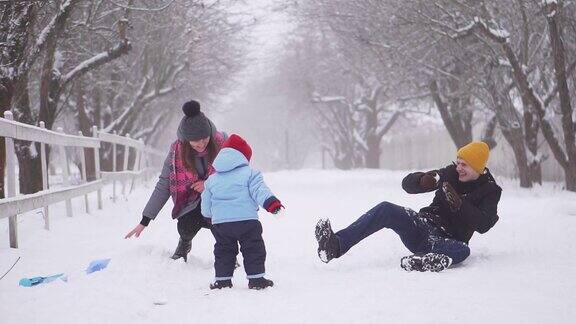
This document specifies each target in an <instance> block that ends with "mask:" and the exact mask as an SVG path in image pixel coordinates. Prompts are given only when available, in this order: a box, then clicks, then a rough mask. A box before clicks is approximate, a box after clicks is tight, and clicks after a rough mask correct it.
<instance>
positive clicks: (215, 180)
mask: <svg viewBox="0 0 576 324" xmlns="http://www.w3.org/2000/svg"><path fill="white" fill-rule="evenodd" d="M212 165H213V166H214V169H216V172H215V173H214V174H212V175H211V176H210V177H209V178H208V180H206V182H205V183H204V191H203V192H202V200H201V201H202V205H201V208H202V215H203V216H204V217H207V218H211V219H212V224H219V223H229V222H237V221H244V220H249V219H258V206H259V205H260V206H262V207H264V202H266V200H267V199H268V198H271V197H273V196H274V195H273V194H272V192H271V191H270V189H269V188H268V186H267V185H266V183H264V178H263V177H262V173H260V171H257V170H253V169H252V168H250V165H249V162H248V160H247V159H246V157H245V156H244V155H243V154H242V153H240V152H239V151H236V150H235V149H233V148H228V147H227V148H223V149H222V150H220V153H218V155H217V156H216V159H215V160H214V163H212Z"/></svg>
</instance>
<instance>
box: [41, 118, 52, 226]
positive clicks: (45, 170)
mask: <svg viewBox="0 0 576 324" xmlns="http://www.w3.org/2000/svg"><path fill="white" fill-rule="evenodd" d="M40 128H42V129H46V125H45V124H44V122H43V121H41V122H40ZM46 158H47V156H46V144H44V143H43V142H40V163H42V190H47V189H48V163H47V161H48V160H47V159H46ZM49 212H50V208H49V205H46V206H44V229H46V230H50V215H49Z"/></svg>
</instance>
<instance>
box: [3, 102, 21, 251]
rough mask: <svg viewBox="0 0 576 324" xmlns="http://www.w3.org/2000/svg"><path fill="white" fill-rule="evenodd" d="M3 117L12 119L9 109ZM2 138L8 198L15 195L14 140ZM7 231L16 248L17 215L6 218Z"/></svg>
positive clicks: (12, 245)
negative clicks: (3, 141) (4, 144)
mask: <svg viewBox="0 0 576 324" xmlns="http://www.w3.org/2000/svg"><path fill="white" fill-rule="evenodd" d="M4 118H6V119H8V120H14V118H13V116H12V112H11V111H5V112H4ZM4 139H5V141H6V181H7V183H6V189H7V190H6V198H9V197H14V196H16V152H15V151H14V140H13V139H12V138H10V137H5V138H4ZM2 176H3V175H2ZM8 232H9V236H10V247H11V248H15V249H17V248H18V215H11V216H10V217H9V218H8Z"/></svg>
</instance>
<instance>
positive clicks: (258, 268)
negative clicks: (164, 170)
mask: <svg viewBox="0 0 576 324" xmlns="http://www.w3.org/2000/svg"><path fill="white" fill-rule="evenodd" d="M251 156H252V149H251V148H250V146H249V145H248V143H246V141H244V139H242V138H241V137H240V136H238V135H236V134H232V135H231V136H230V137H229V138H228V140H226V142H224V144H223V146H222V149H221V150H220V152H219V153H218V155H217V156H216V159H215V160H214V162H213V166H214V169H215V170H216V172H215V173H214V174H212V175H211V176H210V177H209V178H208V180H206V182H205V183H204V191H203V192H202V199H201V201H202V205H201V209H202V215H203V216H204V217H206V218H209V219H210V220H211V222H212V234H214V238H215V239H216V244H214V258H215V260H214V268H215V271H216V280H215V281H214V283H212V284H211V285H210V288H211V289H221V288H224V287H232V280H231V279H232V276H233V273H234V268H235V264H236V255H237V254H238V243H240V250H241V251H242V257H243V258H244V268H245V270H246V274H247V277H248V280H249V281H248V287H249V288H250V289H263V288H266V287H271V286H272V285H273V282H272V281H271V280H268V279H266V278H264V274H265V273H264V262H265V260H266V248H265V246H264V240H263V239H262V224H261V223H260V221H259V220H258V206H259V205H260V206H262V207H264V208H265V209H266V210H267V211H268V212H270V213H273V214H276V213H277V212H279V211H280V209H281V208H282V207H284V206H282V204H281V203H280V201H279V200H278V199H277V198H276V197H275V196H274V194H272V192H271V191H270V189H269V188H268V186H266V184H265V183H264V179H263V177H262V174H261V173H260V172H259V171H257V170H254V169H252V168H251V167H250V165H249V161H250V158H251Z"/></svg>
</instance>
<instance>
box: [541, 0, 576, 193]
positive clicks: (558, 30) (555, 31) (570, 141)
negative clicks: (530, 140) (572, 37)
mask: <svg viewBox="0 0 576 324" xmlns="http://www.w3.org/2000/svg"><path fill="white" fill-rule="evenodd" d="M562 6H563V2H560V3H556V2H553V3H547V4H546V8H545V9H546V11H547V15H546V17H547V21H548V34H549V36H550V43H551V44H552V57H553V59H554V76H555V77H556V84H557V85H558V96H559V99H560V111H561V112H562V130H563V133H564V143H565V148H566V157H567V165H566V166H565V167H564V173H565V174H566V190H570V191H576V136H575V131H574V121H573V120H572V113H573V109H572V105H571V102H570V92H569V89H568V82H567V80H566V49H565V47H564V43H563V41H562V27H561V26H559V23H558V19H559V16H560V12H559V11H560V10H561V9H563V8H561V7H562Z"/></svg>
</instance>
